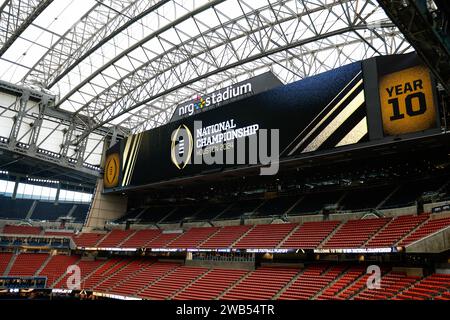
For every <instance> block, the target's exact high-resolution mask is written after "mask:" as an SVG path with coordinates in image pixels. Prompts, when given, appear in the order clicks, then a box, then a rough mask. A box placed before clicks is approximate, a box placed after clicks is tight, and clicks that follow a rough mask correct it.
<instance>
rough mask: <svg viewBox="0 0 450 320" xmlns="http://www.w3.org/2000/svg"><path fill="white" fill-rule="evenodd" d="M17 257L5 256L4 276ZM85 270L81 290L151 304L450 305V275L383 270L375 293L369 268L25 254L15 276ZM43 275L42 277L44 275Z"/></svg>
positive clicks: (55, 281)
mask: <svg viewBox="0 0 450 320" xmlns="http://www.w3.org/2000/svg"><path fill="white" fill-rule="evenodd" d="M12 257H13V254H12V253H0V276H1V275H3V273H4V270H5V269H6V268H7V266H8V264H9V262H10V260H11V258H12ZM71 265H77V266H78V267H79V268H80V269H81V275H82V279H81V280H82V281H81V289H85V290H92V291H97V292H103V293H112V294H118V295H124V296H129V297H140V298H144V299H151V300H164V299H174V300H212V299H223V300H240V299H252V300H267V299H280V300H299V299H300V300H303V299H306V300H309V299H312V300H316V299H317V300H325V299H331V300H344V299H345V300H349V299H354V300H385V299H392V300H431V299H436V300H449V299H450V274H431V275H429V276H427V277H418V276H408V275H406V274H405V273H403V272H397V271H392V270H391V269H390V268H388V267H382V278H381V282H380V284H381V289H380V290H379V289H369V288H368V287H367V279H368V277H369V274H367V273H366V266H364V265H353V266H351V265H348V264H347V263H312V264H310V265H307V266H306V267H305V268H303V269H300V268H297V267H286V266H278V267H274V266H271V267H270V266H263V267H259V268H258V269H256V270H255V271H247V270H239V269H224V268H211V269H209V268H204V267H193V266H184V265H181V264H180V263H176V262H170V261H167V262H165V261H156V260H155V259H154V258H144V257H140V258H130V257H114V258H111V259H106V260H88V259H86V258H81V257H80V256H78V255H73V256H68V255H54V256H50V255H48V254H44V253H21V254H19V255H17V257H15V260H14V263H13V265H12V268H11V271H10V272H9V274H8V275H9V276H24V277H29V276H34V275H39V276H45V277H47V279H48V281H47V287H48V288H67V285H68V284H67V280H68V277H69V274H67V273H66V271H67V267H68V266H71ZM38 271H39V272H38Z"/></svg>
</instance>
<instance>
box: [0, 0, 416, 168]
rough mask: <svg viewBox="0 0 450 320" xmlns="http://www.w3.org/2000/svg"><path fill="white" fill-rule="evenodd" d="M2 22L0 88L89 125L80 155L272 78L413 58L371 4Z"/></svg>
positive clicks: (165, 5)
mask: <svg viewBox="0 0 450 320" xmlns="http://www.w3.org/2000/svg"><path fill="white" fill-rule="evenodd" d="M0 15H1V16H0V80H4V81H7V82H12V83H15V84H20V85H27V86H33V87H34V88H36V87H37V88H40V90H42V89H45V90H48V92H51V93H52V94H54V95H56V102H55V107H56V109H60V110H64V111H69V112H71V113H73V117H72V118H73V119H75V120H78V121H79V123H82V124H83V127H82V128H80V127H78V128H77V130H78V134H77V135H76V139H74V140H73V141H72V142H71V143H72V144H74V145H78V144H79V143H80V141H81V140H83V139H85V138H87V137H89V136H91V135H92V133H93V132H96V134H99V135H100V136H101V135H102V133H99V132H98V130H97V129H99V128H121V132H124V133H125V134H128V133H130V132H131V133H134V132H139V131H143V130H146V129H150V128H153V127H157V126H160V125H162V124H164V123H166V122H167V121H169V119H170V118H171V115H172V112H173V110H174V108H175V107H176V106H177V105H178V104H179V103H181V102H183V101H185V100H189V99H190V98H192V97H193V96H195V95H197V94H198V93H205V92H210V91H214V90H216V89H218V88H220V87H223V86H226V85H229V84H231V83H236V82H239V81H242V80H245V79H247V78H250V77H253V76H255V75H258V74H261V73H264V72H266V71H272V72H273V73H274V74H275V75H276V76H277V77H279V79H280V80H281V81H283V82H284V83H289V82H292V81H295V80H298V79H301V78H304V77H307V76H310V75H314V74H317V73H320V72H323V71H326V70H329V69H333V68H336V67H339V66H341V65H344V64H348V63H350V62H353V61H358V60H362V59H365V58H369V57H372V56H377V55H386V54H397V53H398V54H399V53H404V52H408V51H411V50H412V48H411V46H410V45H409V43H408V42H407V41H405V39H404V37H403V35H402V34H401V33H400V31H399V30H398V29H397V28H396V27H395V25H394V24H393V23H392V22H391V21H390V20H389V19H388V18H387V17H386V15H385V13H384V11H383V9H382V8H381V7H380V6H379V5H378V3H377V1H370V0H369V1H360V0H334V1H332V0H280V1H272V0H209V1H208V0H159V1H158V0H84V1H75V0H41V1H39V0H3V1H2V0H0ZM76 118H78V119H76ZM86 119H88V120H86ZM79 123H78V126H79ZM96 130H97V131H96ZM97 140H98V138H97ZM94 162H95V161H94ZM91 163H92V161H91Z"/></svg>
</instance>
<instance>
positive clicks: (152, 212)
mask: <svg viewBox="0 0 450 320" xmlns="http://www.w3.org/2000/svg"><path fill="white" fill-rule="evenodd" d="M173 210H174V207H151V208H145V210H144V211H143V212H142V213H141V214H140V218H139V221H140V222H141V223H158V222H159V221H160V220H162V219H163V218H164V217H166V216H167V215H168V214H169V213H171V212H172V211H173Z"/></svg>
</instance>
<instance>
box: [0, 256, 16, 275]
mask: <svg viewBox="0 0 450 320" xmlns="http://www.w3.org/2000/svg"><path fill="white" fill-rule="evenodd" d="M12 256H13V254H12V253H10V252H0V277H1V276H3V273H4V272H5V270H6V268H7V267H8V265H9V262H10V261H11V258H12Z"/></svg>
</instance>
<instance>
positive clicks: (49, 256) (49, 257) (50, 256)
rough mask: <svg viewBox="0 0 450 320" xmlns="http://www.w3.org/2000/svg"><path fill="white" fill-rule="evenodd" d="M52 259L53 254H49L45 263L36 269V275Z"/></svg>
mask: <svg viewBox="0 0 450 320" xmlns="http://www.w3.org/2000/svg"><path fill="white" fill-rule="evenodd" d="M50 260H52V255H51V254H49V255H48V257H47V259H46V260H45V261H44V263H43V264H42V265H41V266H40V267H39V269H37V270H36V272H35V273H34V275H35V276H37V275H38V274H39V273H40V272H41V271H42V270H43V269H44V268H45V267H46V266H47V264H48V263H49V262H50Z"/></svg>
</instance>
